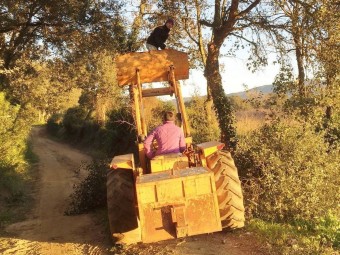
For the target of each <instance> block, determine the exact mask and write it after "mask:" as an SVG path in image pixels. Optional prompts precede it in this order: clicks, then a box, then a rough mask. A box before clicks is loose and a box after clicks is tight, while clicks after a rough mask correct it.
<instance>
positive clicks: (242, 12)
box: [237, 0, 261, 17]
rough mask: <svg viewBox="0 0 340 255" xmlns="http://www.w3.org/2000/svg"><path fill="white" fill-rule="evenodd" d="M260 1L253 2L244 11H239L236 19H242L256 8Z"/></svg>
mask: <svg viewBox="0 0 340 255" xmlns="http://www.w3.org/2000/svg"><path fill="white" fill-rule="evenodd" d="M260 1H261V0H255V1H254V2H253V3H252V4H250V5H249V6H248V7H247V8H246V9H245V10H243V11H241V12H240V13H239V14H238V15H237V17H243V16H244V15H246V14H248V13H249V12H250V11H251V10H252V9H254V8H255V7H256V5H258V4H259V3H260Z"/></svg>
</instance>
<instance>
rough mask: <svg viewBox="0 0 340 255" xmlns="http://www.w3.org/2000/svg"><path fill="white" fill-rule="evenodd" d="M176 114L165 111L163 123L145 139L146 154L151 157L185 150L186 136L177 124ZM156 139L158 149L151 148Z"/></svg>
mask: <svg viewBox="0 0 340 255" xmlns="http://www.w3.org/2000/svg"><path fill="white" fill-rule="evenodd" d="M174 121H175V114H174V113H173V112H170V111H169V112H165V113H164V115H163V124H162V125H160V126H158V127H156V128H155V129H154V130H153V131H152V132H151V133H150V134H149V135H148V136H147V138H146V139H145V141H144V148H145V152H146V156H147V157H148V158H149V159H152V158H154V157H155V156H157V155H162V154H168V153H179V152H183V151H184V150H185V138H184V133H183V130H182V129H181V128H180V127H178V126H176V125H175V123H174ZM154 139H156V141H157V144H158V148H157V151H153V150H152V149H151V145H152V142H153V140H154Z"/></svg>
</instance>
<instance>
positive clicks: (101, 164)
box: [65, 161, 108, 215]
mask: <svg viewBox="0 0 340 255" xmlns="http://www.w3.org/2000/svg"><path fill="white" fill-rule="evenodd" d="M107 166H108V162H106V161H93V162H92V163H90V164H83V165H82V166H81V168H82V169H85V170H86V171H88V175H87V176H86V178H85V179H84V180H83V181H82V182H81V183H79V184H77V185H74V192H73V193H72V194H71V196H70V204H69V206H68V208H67V209H66V211H65V214H66V215H76V214H81V213H87V212H89V211H92V210H94V209H98V208H101V207H105V206H106V171H107V170H108V169H107Z"/></svg>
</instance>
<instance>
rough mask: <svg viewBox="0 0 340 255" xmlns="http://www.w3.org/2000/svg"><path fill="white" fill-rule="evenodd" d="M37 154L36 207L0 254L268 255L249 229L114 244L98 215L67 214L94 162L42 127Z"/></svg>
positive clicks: (2, 241) (1, 240) (36, 132)
mask: <svg viewBox="0 0 340 255" xmlns="http://www.w3.org/2000/svg"><path fill="white" fill-rule="evenodd" d="M31 135H32V142H33V151H34V153H35V154H37V155H38V157H39V163H38V172H39V178H37V180H36V184H35V187H36V189H35V191H34V197H35V203H34V208H33V209H32V211H31V212H29V213H28V215H27V219H26V220H25V221H22V222H18V223H15V224H12V225H9V226H8V227H7V228H6V229H5V232H6V233H7V234H6V235H5V236H0V254H4V255H7V254H23V255H24V254H30V255H37V254H46V255H51V254H52V255H61V254H67V255H78V254H79V255H80V254H81V255H88V254H103V255H106V254H126V255H135V254H136V255H139V254H140V255H141V254H145V255H156V254H157V255H161V254H164V255H165V254H174V255H194V254H197V255H209V254H211V255H215V254H216V255H217V254H218V255H219V254H225V255H247V254H253V255H263V254H269V253H270V252H268V247H266V245H265V244H263V243H261V242H259V241H258V240H257V239H256V237H255V236H254V234H253V233H251V232H247V231H246V230H244V229H243V230H238V231H235V232H219V233H213V234H205V235H199V236H193V237H187V238H181V239H175V240H168V241H163V242H158V243H152V244H136V245H130V246H126V247H124V246H119V245H115V246H113V245H112V243H111V241H110V237H109V233H108V232H107V229H108V227H107V226H105V224H103V223H99V221H98V215H95V214H83V215H78V216H66V215H64V212H65V210H66V208H67V207H68V203H69V200H68V199H69V195H70V194H71V193H72V191H73V185H74V184H75V183H79V182H80V181H81V180H82V178H84V177H85V176H86V172H82V170H81V171H79V166H80V164H82V163H83V162H90V160H91V158H90V157H89V156H87V155H86V154H84V153H82V152H81V151H79V150H77V149H75V148H72V147H71V146H69V145H66V144H63V143H60V142H56V141H53V140H51V139H50V138H49V137H48V136H47V135H46V131H45V129H44V128H43V127H35V128H33V130H32V134H31Z"/></svg>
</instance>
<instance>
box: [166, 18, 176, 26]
mask: <svg viewBox="0 0 340 255" xmlns="http://www.w3.org/2000/svg"><path fill="white" fill-rule="evenodd" d="M166 23H171V24H172V25H175V21H174V20H173V19H168V20H167V21H166V22H165V24H166Z"/></svg>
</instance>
